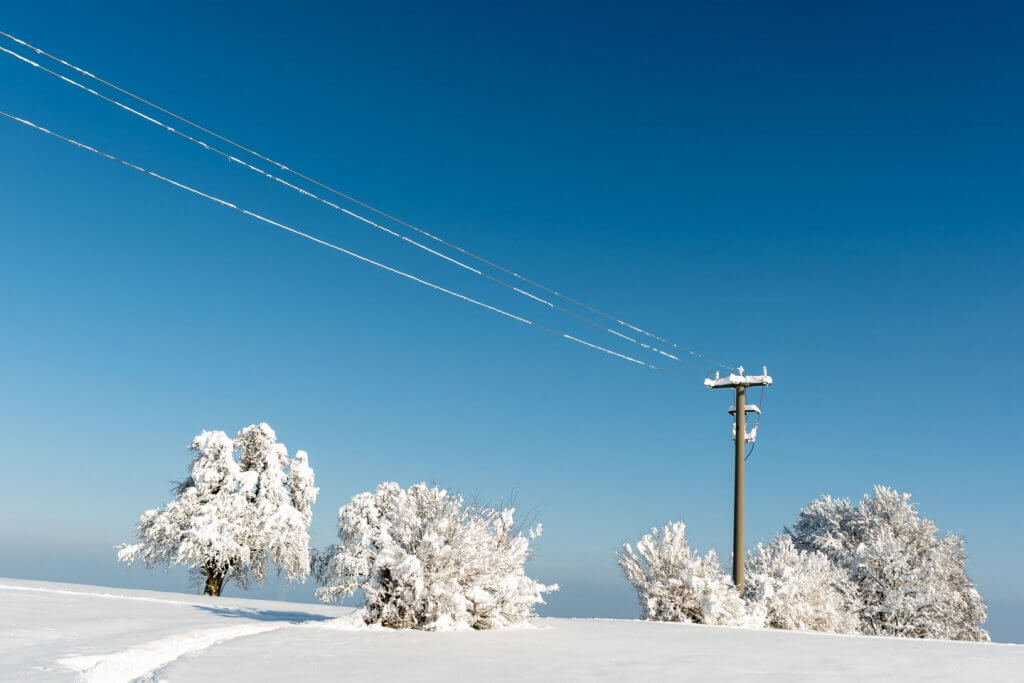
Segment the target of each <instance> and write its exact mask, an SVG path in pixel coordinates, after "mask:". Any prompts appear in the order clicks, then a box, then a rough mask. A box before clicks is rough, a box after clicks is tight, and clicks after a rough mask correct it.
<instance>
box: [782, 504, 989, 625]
mask: <svg viewBox="0 0 1024 683" xmlns="http://www.w3.org/2000/svg"><path fill="white" fill-rule="evenodd" d="M788 532H789V533H790V535H791V536H792V537H793V542H794V545H795V546H796V547H797V548H799V549H802V550H818V551H820V552H822V553H824V554H825V555H827V556H828V557H829V558H830V560H831V561H832V562H833V563H834V564H835V565H836V566H837V567H840V568H842V569H844V570H846V571H847V572H848V574H849V576H850V579H851V580H852V582H853V583H854V585H855V587H856V589H857V592H856V595H857V601H858V602H857V605H856V610H857V613H858V617H859V622H860V627H859V628H860V631H861V632H862V633H868V634H877V635H891V636H904V637H912V638H949V639H957V640H988V639H989V637H988V633H987V632H986V631H985V630H984V629H982V628H981V624H982V623H983V622H984V620H985V618H986V613H985V604H984V602H983V601H982V599H981V596H980V595H979V594H978V591H977V590H976V589H975V587H974V585H973V584H972V583H971V581H970V579H969V578H968V576H967V572H966V562H967V560H966V555H965V552H964V542H963V539H961V538H959V537H958V536H956V535H953V534H948V535H946V536H943V537H940V536H939V534H938V529H937V528H936V526H935V523H934V522H932V521H931V520H928V519H925V518H923V517H921V516H920V514H919V513H918V511H917V508H916V507H915V506H914V505H913V504H912V503H911V502H910V494H908V493H898V492H896V491H894V490H892V489H889V488H886V487H884V486H876V487H875V489H874V495H865V496H864V498H863V499H862V500H861V501H860V503H859V504H858V505H853V504H851V503H850V501H849V500H845V499H844V500H836V499H833V498H831V497H829V496H825V497H823V498H820V499H818V500H815V501H813V502H812V503H811V504H810V505H808V506H807V507H806V508H805V509H804V510H803V511H802V512H801V513H800V516H799V517H798V519H797V522H796V524H795V525H794V526H793V528H792V529H791V530H788Z"/></svg>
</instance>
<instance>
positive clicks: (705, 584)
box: [619, 522, 750, 626]
mask: <svg viewBox="0 0 1024 683" xmlns="http://www.w3.org/2000/svg"><path fill="white" fill-rule="evenodd" d="M619 566H620V567H621V568H622V572H623V573H624V574H625V575H626V578H627V579H628V580H629V582H630V583H631V584H633V588H635V589H636V592H637V597H638V598H639V599H640V611H641V617H642V618H644V619H653V620H657V621H682V622H687V623H694V624H719V625H725V626H741V625H749V624H750V621H749V618H748V616H747V613H746V610H745V607H744V604H743V600H742V599H741V598H740V596H739V594H738V593H737V591H736V586H734V585H733V583H732V581H731V580H730V579H729V578H728V577H727V576H725V574H723V573H722V568H721V566H719V564H718V556H717V555H716V554H715V551H714V550H709V551H708V553H707V555H705V556H704V557H701V556H700V555H698V554H697V553H695V552H693V551H692V550H691V549H690V546H689V544H688V543H687V542H686V525H685V524H683V523H682V522H672V523H671V524H668V525H667V526H665V528H664V529H661V530H658V529H651V533H649V534H645V535H644V537H643V538H641V539H640V540H639V541H638V542H637V544H636V550H635V551H634V550H633V548H632V546H630V545H629V544H628V543H626V544H625V545H623V546H622V551H621V552H620V553H619Z"/></svg>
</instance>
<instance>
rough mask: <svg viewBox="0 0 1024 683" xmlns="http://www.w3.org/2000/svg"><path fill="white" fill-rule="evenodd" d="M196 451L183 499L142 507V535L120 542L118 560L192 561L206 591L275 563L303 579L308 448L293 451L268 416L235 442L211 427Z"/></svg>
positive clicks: (245, 581) (309, 492)
mask: <svg viewBox="0 0 1024 683" xmlns="http://www.w3.org/2000/svg"><path fill="white" fill-rule="evenodd" d="M236 449H237V450H238V451H239V458H238V459H236V458H235V450H236ZM189 450H191V451H193V452H194V453H195V454H196V455H195V458H194V459H193V461H192V466H191V469H190V472H189V476H188V477H187V478H186V479H185V480H184V481H182V482H181V483H179V484H178V485H177V486H176V487H175V492H176V493H177V498H175V499H174V500H172V501H171V502H169V503H167V504H166V505H165V506H164V507H163V508H160V509H153V510H147V511H146V512H144V513H143V514H142V517H141V518H140V519H139V525H138V539H139V542H138V543H135V544H133V545H124V546H121V547H120V549H119V551H118V559H119V560H120V561H122V562H125V563H129V564H130V563H132V562H134V561H136V560H139V561H141V562H143V563H144V564H145V565H146V566H147V567H154V566H157V565H167V566H174V565H182V566H185V567H188V568H189V569H190V570H192V571H193V572H194V574H195V575H196V576H197V578H199V579H200V580H201V581H202V582H203V584H204V591H203V592H204V593H205V594H206V595H220V594H221V591H222V590H223V587H224V583H225V582H226V581H228V580H231V581H234V582H236V583H237V584H239V585H240V586H242V587H247V586H249V585H250V584H251V583H260V582H262V581H263V578H264V575H265V572H266V567H267V564H268V563H269V564H273V565H274V566H275V567H276V568H277V570H278V572H279V573H280V574H282V575H284V576H285V577H287V578H288V580H289V581H296V580H301V579H304V578H305V577H306V576H307V575H308V574H309V561H310V560H309V558H310V554H309V532H308V530H309V524H310V521H311V519H312V505H313V502H314V501H315V500H316V495H317V488H316V487H315V486H314V483H313V470H312V468H310V466H309V458H308V456H307V455H306V453H305V452H304V451H298V452H297V453H296V454H295V458H289V457H288V451H287V449H286V448H285V446H284V444H279V443H277V437H276V435H275V434H274V430H273V429H271V428H270V426H269V425H267V424H266V423H261V424H258V425H250V426H249V427H246V428H245V429H243V430H242V431H240V432H239V433H238V435H237V436H236V438H235V440H234V441H232V440H231V439H230V438H228V436H227V434H225V433H224V432H220V431H215V432H211V431H204V432H203V433H201V434H199V435H198V436H196V438H195V439H194V440H193V441H192V443H191V445H190V446H189Z"/></svg>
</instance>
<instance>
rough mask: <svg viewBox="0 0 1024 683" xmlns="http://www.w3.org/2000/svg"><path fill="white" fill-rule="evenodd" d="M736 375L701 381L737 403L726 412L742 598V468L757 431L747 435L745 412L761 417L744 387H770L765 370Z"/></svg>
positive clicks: (735, 570) (735, 566) (735, 571)
mask: <svg viewBox="0 0 1024 683" xmlns="http://www.w3.org/2000/svg"><path fill="white" fill-rule="evenodd" d="M737 370H738V371H739V374H738V375H734V374H731V373H730V374H729V376H728V377H721V376H720V375H719V373H717V372H716V373H715V378H714V379H711V378H710V377H709V378H707V379H705V380H704V386H706V387H707V388H709V389H734V390H735V391H736V404H735V406H734V407H732V408H729V412H730V413H733V414H735V416H736V419H735V422H734V423H733V432H732V438H733V441H735V442H736V472H735V474H736V480H735V488H734V491H733V513H732V514H733V517H732V582H733V584H734V585H735V586H736V589H737V590H739V592H740V595H743V584H744V576H743V559H744V553H745V552H746V551H745V548H744V545H743V484H744V477H743V467H744V462H745V460H746V453H745V451H746V445H747V443H748V442H750V443H753V442H754V439H756V438H757V429H756V427H755V429H754V431H753V433H750V434H748V433H747V413H748V412H752V413H758V414H760V412H761V409H760V408H759V407H755V406H751V407H749V408H748V407H747V387H767V386H771V384H772V378H771V376H770V375H769V374H768V369H767V368H764V369H762V372H761V374H760V375H744V374H743V368H742V367H740V368H737Z"/></svg>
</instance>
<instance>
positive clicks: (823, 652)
mask: <svg viewBox="0 0 1024 683" xmlns="http://www.w3.org/2000/svg"><path fill="white" fill-rule="evenodd" d="M1021 671H1024V646H1020V645H1001V644H992V643H973V642H953V641H935V640H917V639H905V638H880V637H866V636H838V635H828V634H819V633H801V632H794V631H778V630H748V629H736V628H729V627H715V626H698V625H690V624H672V623H659V622H643V621H629V620H603V619H534V620H531V625H530V626H527V627H520V628H513V629H502V630H491V631H456V632H442V633H429V632H423V631H393V630H388V629H382V628H379V627H378V628H371V627H365V626H362V625H361V624H360V622H359V621H358V620H357V619H353V613H352V610H351V609H349V608H344V607H332V606H329V605H316V604H298V603H285V602H272V601H263V600H254V599H244V598H204V597H199V596H186V595H178V594H173V593H157V592H151V591H132V590H123V589H113V588H99V587H92V586H74V585H67V584H54V583H47V582H41V581H21V580H14V579H0V679H2V680H12V681H13V680H17V681H74V680H85V681H109V682H114V681H130V680H136V679H140V678H141V679H142V680H158V681H169V682H177V681H207V680H223V681H230V680H247V681H281V680H302V681H314V682H315V681H328V680H331V681H336V680H339V679H342V680H344V679H348V680H380V679H383V680H392V681H441V680H487V681H498V682H501V681H523V680H528V681H602V680H607V681H633V680H636V681H640V680H645V681H652V680H753V679H757V680H758V681H765V682H770V681H802V680H806V681H811V680H814V681H848V680H871V681H915V680H943V681H984V680H1019V677H1020V672H1021Z"/></svg>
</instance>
